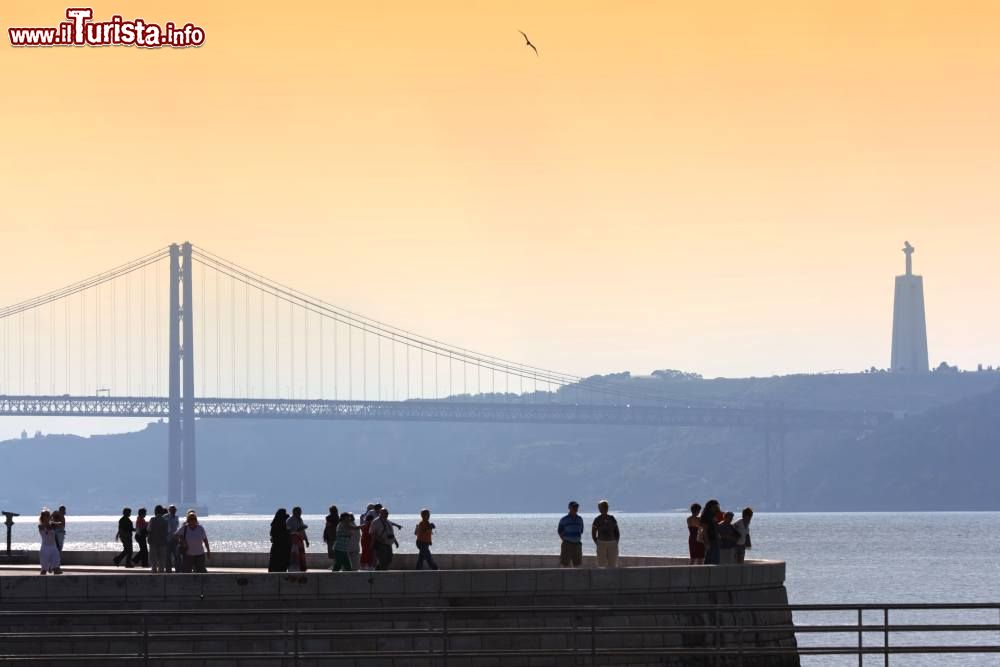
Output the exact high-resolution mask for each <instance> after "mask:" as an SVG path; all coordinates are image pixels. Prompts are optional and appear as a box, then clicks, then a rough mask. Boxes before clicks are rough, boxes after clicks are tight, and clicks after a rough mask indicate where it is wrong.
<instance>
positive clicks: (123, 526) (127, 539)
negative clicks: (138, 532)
mask: <svg viewBox="0 0 1000 667" xmlns="http://www.w3.org/2000/svg"><path fill="white" fill-rule="evenodd" d="M131 516H132V508H131V507H126V508H124V509H123V510H122V518H120V519H118V532H117V533H115V539H116V540H121V543H122V552H121V553H120V554H118V555H117V556H115V557H114V559H113V560H114V563H115V565H121V564H122V561H123V560H124V561H125V567H133V565H132V533H134V532H135V528H134V527H133V526H132V519H130V518H129V517H131Z"/></svg>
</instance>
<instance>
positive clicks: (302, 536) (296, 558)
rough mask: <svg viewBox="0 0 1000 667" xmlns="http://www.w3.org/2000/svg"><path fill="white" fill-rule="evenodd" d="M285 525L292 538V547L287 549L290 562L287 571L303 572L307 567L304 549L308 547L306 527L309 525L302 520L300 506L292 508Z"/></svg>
mask: <svg viewBox="0 0 1000 667" xmlns="http://www.w3.org/2000/svg"><path fill="white" fill-rule="evenodd" d="M285 526H287V527H288V533H289V535H290V536H291V539H292V548H291V549H290V551H289V559H290V560H291V563H290V565H289V567H288V571H289V572H305V571H306V570H307V569H308V567H307V564H306V549H307V548H308V547H309V536H308V535H307V534H306V528H308V527H309V526H307V525H306V523H305V521H303V520H302V508H301V507H293V508H292V516H290V517H288V521H286V522H285Z"/></svg>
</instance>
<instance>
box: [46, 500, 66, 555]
mask: <svg viewBox="0 0 1000 667" xmlns="http://www.w3.org/2000/svg"><path fill="white" fill-rule="evenodd" d="M49 525H50V526H52V528H53V529H54V530H55V537H56V549H58V550H59V553H60V554H62V550H63V544H65V543H66V506H65V505H60V506H59V511H58V512H53V513H52V519H51V521H50V522H49Z"/></svg>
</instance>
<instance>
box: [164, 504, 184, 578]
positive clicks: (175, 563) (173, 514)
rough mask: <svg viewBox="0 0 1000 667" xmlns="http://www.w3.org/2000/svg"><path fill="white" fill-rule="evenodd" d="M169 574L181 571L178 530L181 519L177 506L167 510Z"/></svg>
mask: <svg viewBox="0 0 1000 667" xmlns="http://www.w3.org/2000/svg"><path fill="white" fill-rule="evenodd" d="M166 518H167V572H180V571H181V554H180V546H179V543H178V542H177V537H176V536H177V529H178V528H180V519H179V518H178V517H177V505H171V506H170V507H168V508H167V517H166Z"/></svg>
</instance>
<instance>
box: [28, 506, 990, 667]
mask: <svg viewBox="0 0 1000 667" xmlns="http://www.w3.org/2000/svg"><path fill="white" fill-rule="evenodd" d="M342 509H347V508H342ZM560 516H561V514H516V515H514V514H475V515H471V514H462V515H459V514H440V515H434V517H433V521H434V522H435V524H436V525H437V531H436V532H435V535H434V546H435V551H439V552H465V553H558V549H559V547H558V538H557V536H556V532H555V530H556V524H557V522H558V520H559V517H560ZM616 516H617V517H618V520H619V524H620V526H621V530H622V543H621V552H622V555H635V556H640V555H641V556H661V555H662V556H680V555H686V554H687V529H686V527H685V518H686V517H685V515H684V514H635V513H618V514H616ZM592 517H593V515H592V514H590V515H588V514H585V515H584V520H585V521H588V522H589V520H590V519H591V518H592ZM392 518H393V519H394V520H395V521H396V522H397V523H400V524H402V525H403V526H404V529H403V531H400V538H401V539H400V544H401V545H402V548H401V549H400V551H401V552H403V553H410V552H415V551H416V548H415V547H414V545H413V540H412V537H410V536H411V534H412V530H413V526H414V525H415V524H416V522H417V520H418V517H417V516H416V515H415V514H395V515H393V516H392ZM117 519H118V517H113V516H102V517H97V516H79V517H78V516H70V517H69V521H68V525H67V536H66V542H67V546H66V548H67V549H72V550H106V551H112V550H115V549H116V544H115V542H114V539H113V538H114V534H115V530H116V528H117V526H116V522H117ZM28 520H30V519H29V518H28V517H20V519H19V521H20V523H19V524H18V525H16V526H15V529H14V542H15V547H16V548H23V549H37V548H38V545H37V541H36V540H35V539H34V537H35V535H34V531H33V527H32V526H31V524H29V523H28ZM270 520H271V517H270V516H248V515H235V516H225V515H220V516H208V517H206V518H205V519H204V520H203V522H202V523H203V525H204V526H205V528H206V530H207V532H208V536H209V540H210V542H211V543H212V548H213V550H216V551H267V550H268V549H269V542H268V527H269V524H270ZM306 522H307V523H308V524H309V525H310V533H311V539H312V544H313V546H312V549H311V550H312V551H318V552H322V551H325V546H324V545H323V544H322V540H321V535H322V530H323V517H322V516H308V517H307V518H306ZM752 530H753V544H754V548H753V551H752V552H751V555H752V556H754V557H757V558H771V559H777V560H784V561H785V562H786V563H787V564H788V572H787V580H786V585H787V587H788V595H789V600H790V602H793V603H860V602H875V603H884V602H997V601H1000V512H967V513H948V512H934V513H906V514H879V513H829V514H801V513H800V514H768V513H759V514H757V515H756V516H754V520H753V528H752ZM404 538H405V539H404ZM584 553H590V554H592V553H593V545H592V544H587V543H585V544H584ZM867 618H868V619H869V620H870V621H871V622H875V621H876V614H874V613H873V614H872V615H871V616H870V617H867ZM931 619H934V620H938V621H946V622H979V623H994V624H995V623H998V622H1000V619H998V618H997V617H996V613H994V614H988V613H985V612H984V613H976V612H964V613H956V614H951V615H949V616H947V617H944V618H942V617H941V616H940V615H939V616H936V617H935V616H934V615H932V614H929V613H927V612H922V613H920V614H918V613H912V614H907V615H904V614H902V613H900V614H899V615H898V617H897V616H893V617H891V619H890V620H891V621H892V622H894V623H895V622H907V623H920V622H928V621H930V620H931ZM796 620H797V622H799V623H806V622H807V623H855V622H856V620H857V619H856V615H854V616H851V615H849V614H847V615H843V616H840V617H837V616H835V615H831V614H827V615H819V614H813V615H810V616H808V617H805V616H801V615H800V616H798V617H797V618H796ZM915 639H918V640H919V641H917V643H928V642H933V643H947V642H949V641H956V640H960V641H961V642H964V643H974V642H979V643H990V642H992V643H994V644H1000V633H998V634H997V636H994V637H984V636H982V635H980V636H979V637H978V638H977V637H971V636H955V635H952V636H950V637H949V636H933V635H929V634H928V635H923V636H921V637H919V638H915ZM876 640H877V641H876ZM822 641H824V642H826V643H828V644H832V643H835V642H836V638H833V637H826V638H823V640H822ZM841 641H842V642H846V643H847V644H851V643H856V642H857V638H856V636H854V637H844V638H842V639H841ZM891 641H892V642H893V643H897V644H905V643H907V642H908V638H906V637H902V636H900V637H897V636H895V635H894V636H893V637H892V638H891ZM807 642H809V643H815V641H814V640H813V639H812V638H807V637H800V643H803V644H805V643H807ZM881 642H882V638H881V635H878V636H876V635H874V634H873V635H872V636H871V637H870V638H869V639H868V640H866V643H871V644H872V645H878V646H881ZM803 664H807V665H857V664H858V663H857V658H856V657H855V658H829V657H828V658H812V659H807V660H804V661H803ZM865 664H872V665H874V664H882V658H881V657H880V656H879V657H869V659H868V660H867V661H866V663H865ZM890 664H892V665H907V666H911V665H912V666H916V665H919V666H920V667H924V666H927V667H929V666H931V665H993V666H997V665H1000V654H994V655H993V656H947V655H938V656H930V657H920V656H894V657H892V659H891V663H890Z"/></svg>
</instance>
